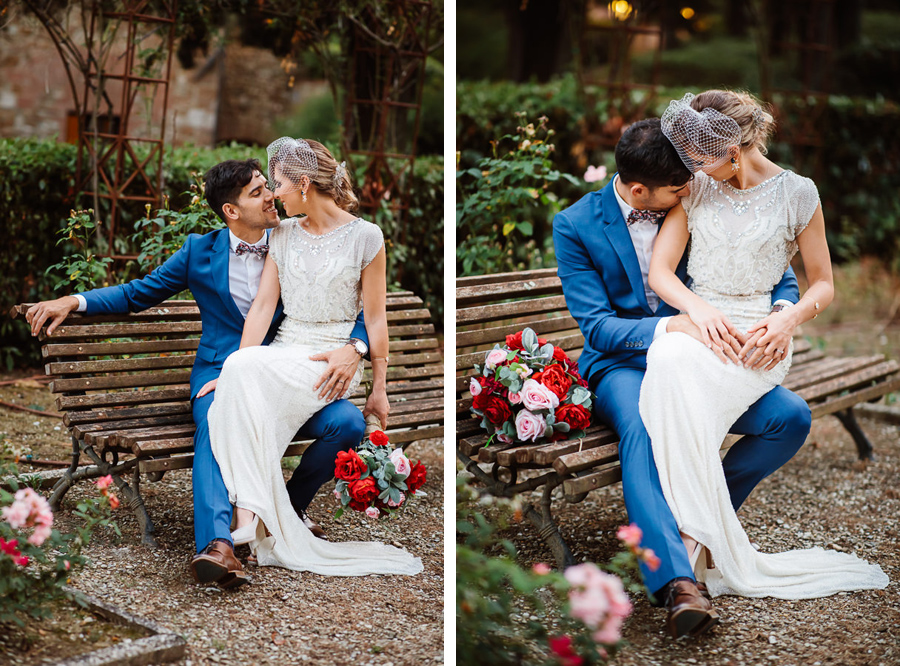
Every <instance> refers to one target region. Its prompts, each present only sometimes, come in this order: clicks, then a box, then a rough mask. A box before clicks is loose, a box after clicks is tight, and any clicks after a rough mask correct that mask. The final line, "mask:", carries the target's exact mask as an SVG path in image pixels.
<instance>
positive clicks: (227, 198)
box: [205, 159, 262, 223]
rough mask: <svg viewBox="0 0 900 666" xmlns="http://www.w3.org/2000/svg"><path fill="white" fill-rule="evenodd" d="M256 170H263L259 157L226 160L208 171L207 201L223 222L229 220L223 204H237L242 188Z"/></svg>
mask: <svg viewBox="0 0 900 666" xmlns="http://www.w3.org/2000/svg"><path fill="white" fill-rule="evenodd" d="M254 171H260V172H261V171H262V167H261V166H260V165H259V160H257V159H249V160H226V161H224V162H220V163H219V164H217V165H216V166H214V167H212V168H211V169H210V170H209V171H207V172H206V188H205V189H206V201H207V202H209V207H210V208H212V210H213V212H214V213H215V214H216V215H218V216H219V218H221V220H222V221H223V222H226V223H227V222H228V220H226V219H225V213H223V212H222V206H224V205H225V204H227V203H230V204H237V200H238V197H239V196H240V195H241V190H242V189H244V187H245V186H246V185H247V183H249V182H250V181H251V180H252V178H253V172H254Z"/></svg>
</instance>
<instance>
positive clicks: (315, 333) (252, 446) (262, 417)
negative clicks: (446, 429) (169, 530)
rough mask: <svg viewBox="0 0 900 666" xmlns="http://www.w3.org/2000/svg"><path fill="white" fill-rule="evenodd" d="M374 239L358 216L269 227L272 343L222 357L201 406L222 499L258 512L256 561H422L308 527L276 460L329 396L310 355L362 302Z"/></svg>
mask: <svg viewBox="0 0 900 666" xmlns="http://www.w3.org/2000/svg"><path fill="white" fill-rule="evenodd" d="M383 245H384V239H383V236H382V233H381V229H379V228H378V227H377V226H376V225H374V224H371V223H370V222H366V221H365V220H362V219H361V218H357V219H356V220H354V221H352V222H350V223H348V224H344V225H343V226H340V227H338V228H337V229H334V230H332V231H330V232H329V233H327V234H324V235H315V234H311V233H309V232H308V231H307V230H306V229H304V227H303V225H302V224H301V222H300V221H298V220H296V219H293V218H291V219H288V220H284V221H283V222H282V223H281V224H280V225H279V227H278V228H277V229H275V230H273V231H272V233H271V235H270V237H269V252H270V253H271V255H272V257H273V259H274V260H275V264H276V265H277V267H278V280H279V283H280V285H281V299H282V302H283V303H284V312H285V318H284V321H283V322H282V324H281V326H280V328H279V329H278V334H277V336H276V337H275V340H274V341H273V342H272V344H270V345H268V346H259V347H246V348H244V349H241V350H239V351H237V352H235V353H234V354H232V355H231V356H229V357H228V359H227V360H226V361H225V364H224V367H223V368H222V374H221V375H220V376H219V381H218V384H217V387H216V391H215V398H214V400H213V404H212V405H211V406H210V409H209V433H210V442H211V444H212V450H213V454H214V455H215V457H216V460H217V461H218V463H219V467H220V469H221V470H222V478H223V479H224V481H225V486H226V487H227V488H228V497H229V500H230V501H231V502H232V504H235V505H236V506H239V507H242V508H244V509H249V510H250V511H253V512H254V513H255V514H256V515H257V516H259V519H260V522H259V526H258V528H257V534H256V538H255V540H254V541H253V542H251V544H250V545H251V549H252V550H253V552H254V554H255V555H256V557H257V560H258V563H259V564H260V565H261V566H265V565H271V566H280V567H285V568H288V569H294V570H297V571H312V572H314V573H318V574H324V575H328V576H364V575H367V574H407V575H413V574H417V573H419V572H420V571H422V562H421V560H420V559H419V558H417V557H413V556H412V555H411V554H409V553H408V552H406V551H405V550H401V549H399V548H394V547H393V546H388V545H385V544H382V543H374V542H372V543H369V542H343V543H333V542H329V541H324V540H322V539H319V538H316V537H315V536H313V534H312V533H311V532H310V531H309V529H308V528H307V527H306V526H305V525H304V524H303V521H301V520H300V518H299V517H298V516H297V514H296V512H295V511H294V508H293V506H291V501H290V498H289V497H288V492H287V488H286V487H285V482H284V477H283V475H282V470H281V458H282V455H283V454H284V451H285V449H287V447H288V445H289V444H290V443H291V439H292V438H293V436H294V434H295V433H296V432H297V431H298V430H299V429H300V427H301V426H302V425H303V424H304V423H306V421H307V420H309V418H310V417H311V416H312V415H313V414H315V413H316V412H318V411H319V410H320V409H322V408H323V407H324V406H325V405H327V404H328V401H327V400H323V399H320V398H319V397H318V391H314V390H313V384H315V382H316V380H317V379H318V378H319V377H320V376H321V374H322V373H323V372H324V370H325V368H326V366H327V363H326V362H325V361H312V360H310V359H309V357H310V356H311V355H313V354H317V353H319V352H327V351H331V350H334V349H338V348H340V347H341V346H342V345H344V344H346V342H347V340H348V338H349V337H350V333H351V331H352V330H353V326H354V322H355V320H356V317H357V315H358V314H359V311H360V308H361V301H362V296H361V292H362V288H361V282H360V274H361V272H362V269H363V268H365V267H366V266H367V265H368V264H369V263H370V262H371V261H372V259H374V258H375V255H376V254H378V251H379V250H380V249H381V248H382V247H383ZM362 372H363V364H362V361H360V363H359V367H358V369H357V371H356V374H355V376H354V378H353V380H352V382H351V385H350V386H348V387H346V391H345V392H344V395H343V397H346V396H348V395H351V394H352V393H353V392H354V391H355V390H356V388H357V387H358V386H359V382H360V379H361V378H362ZM266 528H268V530H269V532H270V533H271V536H268V537H267V536H266V533H265V529H266Z"/></svg>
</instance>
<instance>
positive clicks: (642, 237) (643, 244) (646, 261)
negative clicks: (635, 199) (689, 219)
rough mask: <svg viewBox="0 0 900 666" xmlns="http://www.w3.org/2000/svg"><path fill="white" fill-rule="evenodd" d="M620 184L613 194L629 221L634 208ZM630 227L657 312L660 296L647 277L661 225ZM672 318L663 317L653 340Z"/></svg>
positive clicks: (647, 291) (647, 292) (649, 301)
mask: <svg viewBox="0 0 900 666" xmlns="http://www.w3.org/2000/svg"><path fill="white" fill-rule="evenodd" d="M618 182H619V176H618V174H616V179H615V181H614V182H613V192H615V194H616V202H617V203H618V204H619V210H621V211H622V218H623V219H624V220H626V221H627V220H628V214H629V213H631V211H633V210H634V207H633V206H629V205H628V204H627V203H626V202H625V200H624V199H623V198H622V195H620V194H619V190H618V188H617V187H616V185H617V184H618ZM627 226H628V235H629V236H631V243H632V245H634V251H635V254H637V260H638V265H639V266H640V267H641V281H642V282H643V283H644V295H645V296H646V297H647V304H648V305H649V306H650V309H651V310H653V311H654V312H656V309H657V308H658V307H659V296H657V295H656V292H655V291H653V290H652V289H651V288H650V283H649V282H648V280H647V276H648V275H649V273H650V257H651V255H652V254H653V246H654V244H655V243H656V234H657V233H658V232H659V225H658V224H654V223H653V222H646V221H643V220H638V221H637V222H635V223H633V224H629V225H627ZM670 319H671V317H661V318H660V320H659V323H657V324H656V329H655V330H654V331H653V339H654V340H656V338H657V337H659V336H660V335H662V334H663V333H665V332H666V326H668V324H669V320H670Z"/></svg>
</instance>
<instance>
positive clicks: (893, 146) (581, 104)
mask: <svg viewBox="0 0 900 666" xmlns="http://www.w3.org/2000/svg"><path fill="white" fill-rule="evenodd" d="M588 92H589V93H592V94H591V97H593V98H595V99H602V96H600V95H598V94H596V91H593V90H590V89H589V90H588ZM684 92H685V89H683V88H669V89H666V90H663V91H662V92H661V93H660V94H659V96H658V98H657V100H656V103H655V105H654V106H653V107H651V110H650V113H655V114H657V115H658V114H660V113H661V112H662V111H663V110H664V109H665V107H666V105H667V104H668V102H669V100H670V99H674V98H678V97H681V96H682V94H683V93H684ZM694 92H697V91H696V90H695V91H694ZM635 94H636V95H641V94H643V93H640V92H636V93H635ZM517 111H524V112H525V113H526V114H527V115H528V117H530V118H537V117H538V116H541V115H545V116H547V117H548V118H549V126H550V127H551V128H552V129H553V130H555V132H556V136H555V137H554V143H555V144H556V152H555V157H554V167H555V168H556V169H558V170H560V171H563V172H565V173H570V174H572V175H574V176H576V177H581V176H582V175H583V174H584V171H585V168H586V166H587V165H589V164H592V165H606V166H607V167H609V168H610V170H611V171H612V167H613V166H614V159H613V155H612V151H611V150H602V149H596V148H591V147H590V146H591V133H592V132H593V131H594V129H593V128H596V127H597V126H598V123H604V122H606V121H607V120H609V116H608V114H607V113H606V111H605V109H604V108H602V107H600V108H598V109H596V110H595V113H591V114H589V113H588V109H587V107H586V104H585V101H584V99H583V96H581V95H580V94H579V91H578V86H577V84H576V82H575V79H574V77H572V76H564V77H560V78H559V79H556V80H553V81H551V82H549V83H544V84H537V83H530V84H513V83H509V82H502V83H489V82H461V83H459V84H458V85H457V117H456V130H457V149H458V150H459V152H460V170H465V169H470V168H474V167H475V166H476V165H477V164H478V162H479V161H480V160H481V159H482V158H484V157H485V156H488V155H490V154H491V144H490V142H491V141H494V140H497V139H499V138H500V137H502V136H503V135H505V134H512V133H514V132H515V128H516V125H517V118H516V116H515V113H516V112H517ZM788 113H789V114H791V115H792V116H794V117H795V118H798V117H800V116H804V115H805V116H808V115H809V114H810V113H811V111H810V109H809V108H808V107H807V106H806V105H801V106H799V107H796V108H791V109H789V110H788ZM816 126H817V127H818V129H819V130H820V131H821V132H822V134H823V136H824V137H826V139H825V141H826V145H827V146H828V149H827V152H826V157H825V159H824V160H817V161H815V162H814V161H813V160H812V159H811V157H810V154H808V153H806V152H805V150H804V149H801V148H792V147H791V146H790V145H788V144H786V143H785V142H784V141H781V140H779V139H778V137H777V136H776V140H775V142H774V143H773V145H772V146H771V147H770V154H771V155H772V157H773V158H774V159H775V160H776V161H778V162H779V163H780V164H782V165H784V166H786V167H789V168H797V169H798V170H799V171H801V172H802V173H803V175H807V176H810V177H812V178H814V179H815V181H816V185H817V186H818V188H819V194H820V196H821V199H822V204H823V210H824V213H825V221H826V225H827V230H828V239H829V245H830V247H831V251H832V256H833V258H834V260H835V261H845V260H849V259H853V258H856V257H859V256H862V255H866V256H877V257H879V258H881V259H883V260H885V261H887V262H889V263H891V264H892V265H893V267H894V268H895V269H896V270H900V107H898V105H897V104H896V103H894V102H890V101H886V100H881V99H879V100H871V99H857V98H848V97H831V98H829V100H828V106H827V108H826V109H825V110H824V113H823V114H822V117H821V120H819V121H818V122H817V123H816ZM562 194H563V195H564V196H566V197H567V198H569V199H570V200H571V199H573V198H575V197H576V196H577V195H578V192H577V188H576V189H573V190H572V191H570V192H563V193H562ZM497 233H498V237H499V234H500V231H499V230H498V232H497ZM535 240H536V242H537V243H538V246H540V245H541V242H542V240H543V239H541V238H536V239H535Z"/></svg>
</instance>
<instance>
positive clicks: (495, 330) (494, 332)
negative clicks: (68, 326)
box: [456, 315, 578, 351]
mask: <svg viewBox="0 0 900 666" xmlns="http://www.w3.org/2000/svg"><path fill="white" fill-rule="evenodd" d="M525 326H529V327H530V328H531V329H532V330H534V332H535V333H537V334H538V336H543V337H546V336H545V335H544V334H549V333H554V332H557V331H564V330H569V329H571V330H572V331H573V335H574V334H575V333H577V332H578V322H577V321H575V319H574V318H573V317H572V316H570V315H560V316H557V317H550V318H547V319H541V320H537V321H529V322H525V323H524V324H523V323H522V322H515V323H509V324H504V325H502V326H495V327H492V328H478V329H473V330H468V331H457V333H456V348H457V350H462V349H466V348H468V347H480V346H483V345H489V348H490V346H493V345H494V343H495V342H499V341H500V340H505V339H506V336H507V335H512V334H513V333H518V332H519V331H521V330H522V329H523V328H524V327H525ZM485 351H486V350H485Z"/></svg>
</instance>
